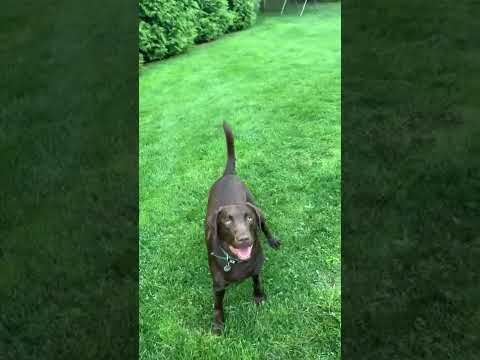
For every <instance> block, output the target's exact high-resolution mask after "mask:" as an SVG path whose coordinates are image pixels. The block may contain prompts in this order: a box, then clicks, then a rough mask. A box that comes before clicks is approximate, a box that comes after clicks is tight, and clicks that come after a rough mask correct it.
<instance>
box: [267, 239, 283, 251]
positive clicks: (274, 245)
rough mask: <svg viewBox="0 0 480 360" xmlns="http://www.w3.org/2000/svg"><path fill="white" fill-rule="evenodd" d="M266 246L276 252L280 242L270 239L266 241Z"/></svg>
mask: <svg viewBox="0 0 480 360" xmlns="http://www.w3.org/2000/svg"><path fill="white" fill-rule="evenodd" d="M268 244H269V245H270V246H271V247H272V248H273V249H275V250H278V249H279V248H280V245H281V244H282V243H281V242H280V240H278V239H275V238H271V239H269V240H268Z"/></svg>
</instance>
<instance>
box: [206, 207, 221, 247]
mask: <svg viewBox="0 0 480 360" xmlns="http://www.w3.org/2000/svg"><path fill="white" fill-rule="evenodd" d="M220 211H222V207H220V208H219V209H218V210H217V211H215V212H214V213H213V214H211V215H210V216H209V217H208V218H207V237H208V238H209V239H212V245H213V246H217V245H218V229H217V219H218V214H219V213H220Z"/></svg>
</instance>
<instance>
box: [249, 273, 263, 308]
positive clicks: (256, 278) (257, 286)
mask: <svg viewBox="0 0 480 360" xmlns="http://www.w3.org/2000/svg"><path fill="white" fill-rule="evenodd" d="M252 280H253V300H254V301H255V304H257V305H259V304H261V303H262V302H263V301H264V300H265V299H266V295H265V292H264V291H263V288H262V283H261V281H260V275H259V274H254V275H252Z"/></svg>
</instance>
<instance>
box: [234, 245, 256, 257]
mask: <svg viewBox="0 0 480 360" xmlns="http://www.w3.org/2000/svg"><path fill="white" fill-rule="evenodd" d="M252 248H253V245H250V246H248V247H244V248H236V247H233V246H230V251H231V252H232V254H233V255H235V256H236V257H238V258H239V259H240V260H248V259H250V256H252Z"/></svg>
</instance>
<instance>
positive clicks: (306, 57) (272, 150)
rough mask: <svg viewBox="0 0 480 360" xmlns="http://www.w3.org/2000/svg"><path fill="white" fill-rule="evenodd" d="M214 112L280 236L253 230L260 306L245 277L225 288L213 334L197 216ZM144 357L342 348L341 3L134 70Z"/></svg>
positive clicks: (214, 155)
mask: <svg viewBox="0 0 480 360" xmlns="http://www.w3.org/2000/svg"><path fill="white" fill-rule="evenodd" d="M223 120H227V121H228V122H229V123H230V125H231V127H232V129H233V133H234V136H235V141H236V143H235V144H236V155H237V174H238V175H239V176H240V177H241V178H243V179H244V181H245V182H246V183H247V185H248V186H249V187H250V188H251V190H252V192H253V194H254V195H255V196H256V198H257V202H258V205H259V206H260V207H261V208H262V209H263V211H264V213H265V215H266V217H267V220H268V221H269V223H270V225H271V228H272V230H273V232H274V233H275V234H276V235H277V236H278V237H279V238H280V239H281V240H282V241H283V245H282V247H281V249H280V250H279V251H274V250H272V249H271V248H269V247H268V245H267V244H266V241H265V240H264V238H263V236H262V238H261V239H262V242H263V243H264V249H265V253H266V256H267V258H268V260H267V262H266V264H265V267H264V271H263V281H264V287H265V291H266V293H267V296H268V299H267V302H266V303H265V304H264V305H263V306H260V307H256V306H255V305H254V304H253V301H252V284H251V281H250V280H247V281H245V282H243V283H241V284H237V285H233V286H232V287H229V288H228V290H227V293H226V297H225V311H226V329H225V333H224V335H223V336H221V337H215V336H213V335H211V334H210V327H211V321H212V309H213V302H212V290H211V279H210V274H209V271H208V266H207V251H206V248H205V243H204V237H203V220H204V215H205V209H206V204H207V197H208V190H209V187H210V186H211V185H212V183H213V182H214V181H215V180H216V179H217V178H218V177H219V176H220V175H221V174H222V172H223V168H224V165H225V159H226V148H225V138H224V134H223V129H222V127H221V124H222V121H223ZM140 357H141V359H222V360H227V359H236V360H240V359H242V360H244V359H308V360H310V359H339V358H340V3H329V4H321V5H316V6H309V7H307V8H306V10H305V13H304V16H303V17H298V16H296V14H294V13H293V12H289V14H288V15H285V16H283V17H280V16H278V15H267V16H262V17H260V18H259V20H258V22H257V24H256V25H255V26H254V27H252V28H251V29H249V30H246V31H243V32H239V33H235V34H231V35H228V36H225V37H223V38H222V39H219V40H217V41H215V42H212V43H209V44H205V45H202V46H197V47H195V48H193V49H191V50H190V51H189V52H187V53H186V54H183V55H180V56H177V57H174V58H171V59H168V60H166V61H162V62H159V63H155V64H151V65H148V66H146V67H145V68H144V69H143V70H142V72H141V76H140Z"/></svg>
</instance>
